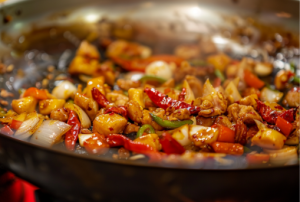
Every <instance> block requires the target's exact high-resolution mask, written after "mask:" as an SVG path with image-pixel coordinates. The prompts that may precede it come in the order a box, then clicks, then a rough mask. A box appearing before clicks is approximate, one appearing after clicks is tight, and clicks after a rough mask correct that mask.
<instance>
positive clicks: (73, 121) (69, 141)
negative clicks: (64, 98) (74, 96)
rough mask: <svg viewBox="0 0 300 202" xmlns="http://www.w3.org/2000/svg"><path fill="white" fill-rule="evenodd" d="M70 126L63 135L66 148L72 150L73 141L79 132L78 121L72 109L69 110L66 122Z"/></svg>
mask: <svg viewBox="0 0 300 202" xmlns="http://www.w3.org/2000/svg"><path fill="white" fill-rule="evenodd" d="M67 123H68V124H69V125H71V126H72V128H71V129H70V130H69V131H68V132H67V133H66V135H65V145H66V147H67V149H68V150H71V151H73V150H74V149H75V143H76V141H77V139H78V134H79V133H80V122H79V120H78V118H77V116H76V113H75V112H74V111H73V110H70V112H69V119H68V122H67Z"/></svg>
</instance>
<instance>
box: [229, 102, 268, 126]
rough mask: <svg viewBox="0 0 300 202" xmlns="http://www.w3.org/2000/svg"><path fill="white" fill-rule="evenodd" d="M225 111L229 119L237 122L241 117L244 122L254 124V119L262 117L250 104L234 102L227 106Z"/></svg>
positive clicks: (260, 119)
mask: <svg viewBox="0 0 300 202" xmlns="http://www.w3.org/2000/svg"><path fill="white" fill-rule="evenodd" d="M227 111H228V118H229V120H230V121H234V122H237V120H238V119H241V120H242V121H243V122H244V123H245V124H255V122H254V119H256V120H259V121H262V118H261V117H260V116H259V114H258V113H257V112H256V111H255V110H254V108H253V107H251V106H245V105H239V104H237V103H234V104H232V105H230V106H229V107H228V110H227Z"/></svg>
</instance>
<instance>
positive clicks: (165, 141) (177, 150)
mask: <svg viewBox="0 0 300 202" xmlns="http://www.w3.org/2000/svg"><path fill="white" fill-rule="evenodd" d="M160 144H161V146H162V150H163V151H164V152H165V153H166V154H183V153H184V152H185V149H184V148H183V146H181V145H180V144H179V143H178V142H177V141H176V140H175V139H174V138H173V137H172V136H171V135H170V134H169V133H166V132H164V133H163V134H162V138H161V139H160Z"/></svg>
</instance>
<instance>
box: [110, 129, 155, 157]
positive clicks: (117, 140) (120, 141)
mask: <svg viewBox="0 0 300 202" xmlns="http://www.w3.org/2000/svg"><path fill="white" fill-rule="evenodd" d="M106 141H107V143H108V144H109V146H110V147H119V146H123V147H124V148H125V149H127V150H130V151H133V152H137V153H142V154H145V153H149V152H153V151H155V149H154V148H153V147H150V146H149V145H145V144H141V143H139V142H134V141H132V140H130V139H129V138H127V137H125V136H123V135H119V134H111V135H108V136H107V137H106Z"/></svg>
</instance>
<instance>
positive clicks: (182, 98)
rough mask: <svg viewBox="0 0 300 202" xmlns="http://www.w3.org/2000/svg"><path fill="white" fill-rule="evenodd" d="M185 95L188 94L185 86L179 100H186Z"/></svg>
mask: <svg viewBox="0 0 300 202" xmlns="http://www.w3.org/2000/svg"><path fill="white" fill-rule="evenodd" d="M185 95H186V89H185V88H182V90H181V92H180V94H179V96H178V100H179V101H184V98H185Z"/></svg>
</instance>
